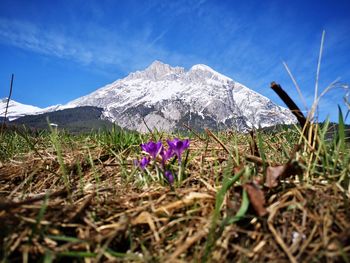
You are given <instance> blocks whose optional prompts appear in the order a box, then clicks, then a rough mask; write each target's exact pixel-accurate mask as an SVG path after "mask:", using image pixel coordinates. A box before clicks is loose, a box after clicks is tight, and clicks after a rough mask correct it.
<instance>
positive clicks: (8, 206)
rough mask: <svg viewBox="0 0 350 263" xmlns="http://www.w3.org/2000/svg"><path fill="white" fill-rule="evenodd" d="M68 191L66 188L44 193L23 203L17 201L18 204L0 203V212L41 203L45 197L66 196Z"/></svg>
mask: <svg viewBox="0 0 350 263" xmlns="http://www.w3.org/2000/svg"><path fill="white" fill-rule="evenodd" d="M67 194H68V191H67V189H66V188H64V189H61V190H58V191H56V192H53V193H51V194H50V193H48V194H46V193H44V194H39V195H37V196H35V197H32V198H28V199H26V200H23V201H19V202H1V203H0V210H8V209H13V208H17V207H19V206H21V205H28V204H31V203H34V202H37V201H41V200H43V199H45V197H46V196H47V197H48V198H50V197H57V196H62V195H67Z"/></svg>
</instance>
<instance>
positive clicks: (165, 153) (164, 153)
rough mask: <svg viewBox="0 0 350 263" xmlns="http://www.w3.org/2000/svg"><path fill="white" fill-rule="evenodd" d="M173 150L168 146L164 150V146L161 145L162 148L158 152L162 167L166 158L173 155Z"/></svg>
mask: <svg viewBox="0 0 350 263" xmlns="http://www.w3.org/2000/svg"><path fill="white" fill-rule="evenodd" d="M174 154H175V153H174V152H173V150H172V149H171V148H169V149H168V150H166V149H165V148H164V147H163V149H162V150H161V152H160V156H162V165H163V167H165V162H166V161H167V160H169V159H170V158H171V157H173V156H174Z"/></svg>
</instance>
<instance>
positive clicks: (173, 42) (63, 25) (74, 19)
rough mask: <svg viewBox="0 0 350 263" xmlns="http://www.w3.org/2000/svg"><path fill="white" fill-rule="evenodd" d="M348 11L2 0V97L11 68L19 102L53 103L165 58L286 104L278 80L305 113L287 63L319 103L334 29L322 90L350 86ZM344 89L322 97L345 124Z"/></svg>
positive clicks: (206, 0) (334, 6)
mask: <svg viewBox="0 0 350 263" xmlns="http://www.w3.org/2000/svg"><path fill="white" fill-rule="evenodd" d="M349 11H350V1H340V0H333V1H326V0H325V1H322V0H320V1H305V0H303V1H299V0H293V1H287V0H285V1H283V0H275V1H273V0H272V1H249V0H246V1H234V0H232V1H214V0H179V1H175V0H173V1H164V0H149V1H147V0H144V1H141V0H140V1H136V0H128V1H123V0H118V1H117V0H115V1H112V0H110V1H108V0H105V1H91V0H81V1H80V0H70V1H63V0H62V1H39V0H37V1H34V0H23V1H18V0H1V1H0V58H1V59H0V87H1V88H0V97H5V96H7V93H8V86H9V82H10V75H11V73H14V74H15V82H14V91H13V99H15V100H17V101H20V102H22V103H26V104H32V105H35V106H39V107H46V106H50V105H53V104H62V103H66V102H68V101H70V100H73V99H75V98H77V97H79V96H82V95H86V94H88V93H90V92H92V91H94V90H95V89H97V88H99V87H101V86H104V85H106V84H108V83H110V82H112V81H114V80H116V79H119V78H122V77H125V76H126V75H127V74H128V73H129V72H132V71H135V70H141V69H144V68H145V67H147V66H148V65H149V64H151V63H152V62H153V61H154V60H161V61H163V62H165V63H168V64H170V65H173V66H183V67H185V68H187V69H188V68H190V67H191V66H192V65H194V64H199V63H203V64H207V65H209V66H210V67H212V68H214V69H215V70H217V71H219V72H221V73H223V74H225V75H227V76H229V77H231V78H233V79H235V80H237V81H238V82H241V83H243V84H245V85H246V86H248V87H249V88H251V89H253V90H255V91H257V92H260V93H261V94H263V95H265V96H267V97H269V98H270V99H272V100H273V101H274V102H276V103H278V104H281V105H283V102H281V101H280V100H279V98H278V97H277V96H276V95H275V94H274V93H273V91H272V90H271V89H270V88H269V86H270V82H271V81H276V82H278V83H280V84H281V85H282V87H284V88H285V89H286V90H287V91H288V93H289V94H290V95H291V96H292V97H293V98H294V99H295V100H296V102H297V103H298V104H299V105H300V107H301V108H302V109H305V107H304V106H303V103H302V101H301V100H300V99H299V96H298V93H297V91H296V89H295V87H294V84H293V82H292V81H291V79H290V77H289V76H288V73H287V71H286V69H285V68H284V66H283V62H286V63H287V65H288V67H289V68H290V70H291V71H292V73H293V75H294V77H295V78H296V80H297V82H298V84H299V86H300V88H301V90H302V93H303V95H304V97H305V100H306V103H307V104H308V106H310V104H311V102H312V100H313V97H314V87H315V78H316V69H317V60H318V55H319V49H320V42H321V35H322V31H323V30H325V31H326V35H325V42H324V49H323V59H322V62H321V73H320V80H319V89H320V90H321V91H322V90H323V89H324V88H325V87H327V86H328V85H329V84H330V83H331V82H332V81H334V80H336V79H338V78H339V79H340V81H341V82H342V83H345V84H350V17H349ZM344 94H345V91H344V90H343V89H341V88H337V89H334V90H333V91H331V92H330V93H328V94H327V95H326V96H325V97H324V99H323V100H321V104H320V118H321V119H323V118H325V117H326V116H327V115H329V116H330V117H331V118H332V120H336V118H337V104H341V105H344V103H343V96H344ZM343 109H346V108H345V106H343Z"/></svg>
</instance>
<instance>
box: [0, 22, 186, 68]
mask: <svg viewBox="0 0 350 263" xmlns="http://www.w3.org/2000/svg"><path fill="white" fill-rule="evenodd" d="M166 33H167V31H166V30H165V31H163V32H161V33H160V34H159V35H157V36H155V37H154V36H153V32H152V28H149V27H144V28H143V29H142V30H140V32H139V34H137V36H132V37H130V36H125V35H123V34H119V33H118V32H115V31H110V30H108V29H105V28H102V27H98V26H96V25H91V26H90V32H88V33H87V34H86V35H85V36H84V37H79V36H77V35H76V34H75V35H69V34H64V33H62V32H59V31H58V30H54V29H50V28H49V29H48V28H44V27H43V26H41V25H37V24H34V23H31V22H29V21H20V20H13V19H12V20H10V19H5V18H0V43H3V44H7V45H11V46H15V47H18V48H21V49H25V50H29V51H32V52H36V53H40V54H44V55H48V56H54V57H58V58H62V59H67V60H73V61H75V62H77V63H81V64H83V65H85V66H89V65H91V66H97V67H100V68H101V69H108V68H112V67H114V68H116V69H117V70H119V71H122V72H129V71H130V70H135V69H141V68H143V67H145V66H146V65H148V64H149V63H150V62H151V61H152V60H155V59H166V58H170V59H171V60H174V61H178V60H179V57H183V55H181V54H178V53H176V52H169V51H168V50H166V49H165V48H164V47H162V46H160V45H158V44H157V42H158V41H159V40H160V39H161V38H162V37H163V36H164V35H165V34H166Z"/></svg>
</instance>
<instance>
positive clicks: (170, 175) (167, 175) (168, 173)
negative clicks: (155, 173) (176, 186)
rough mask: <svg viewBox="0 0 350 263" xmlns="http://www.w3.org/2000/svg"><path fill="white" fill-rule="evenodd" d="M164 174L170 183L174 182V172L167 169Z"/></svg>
mask: <svg viewBox="0 0 350 263" xmlns="http://www.w3.org/2000/svg"><path fill="white" fill-rule="evenodd" d="M164 176H165V178H166V179H167V180H168V182H169V184H173V182H174V176H173V174H172V173H171V172H170V171H165V174H164Z"/></svg>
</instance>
